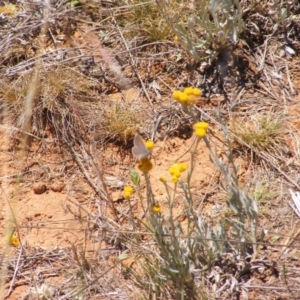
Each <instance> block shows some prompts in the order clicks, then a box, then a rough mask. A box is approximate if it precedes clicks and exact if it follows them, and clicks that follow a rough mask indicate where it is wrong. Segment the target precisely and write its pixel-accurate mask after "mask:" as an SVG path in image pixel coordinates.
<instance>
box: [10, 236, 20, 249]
mask: <svg viewBox="0 0 300 300" xmlns="http://www.w3.org/2000/svg"><path fill="white" fill-rule="evenodd" d="M9 243H10V244H11V245H12V246H15V247H17V246H19V245H20V240H19V238H18V237H17V236H16V235H15V234H13V235H12V236H11V238H10V241H9Z"/></svg>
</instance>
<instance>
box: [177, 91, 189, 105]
mask: <svg viewBox="0 0 300 300" xmlns="http://www.w3.org/2000/svg"><path fill="white" fill-rule="evenodd" d="M187 98H188V95H187V94H185V93H180V95H179V101H180V102H182V103H185V102H186V100H187Z"/></svg>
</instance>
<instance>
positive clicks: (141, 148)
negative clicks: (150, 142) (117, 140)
mask: <svg viewBox="0 0 300 300" xmlns="http://www.w3.org/2000/svg"><path fill="white" fill-rule="evenodd" d="M133 145H134V146H133V147H132V150H131V152H132V155H133V156H134V157H135V158H137V159H142V158H144V157H148V156H149V155H150V151H149V150H148V148H147V147H146V144H145V141H144V140H143V138H142V137H141V136H140V135H139V134H136V135H135V136H134V139H133Z"/></svg>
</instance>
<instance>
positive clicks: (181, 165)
mask: <svg viewBox="0 0 300 300" xmlns="http://www.w3.org/2000/svg"><path fill="white" fill-rule="evenodd" d="M186 169H187V164H186V163H180V164H179V171H180V172H183V171H185V170H186Z"/></svg>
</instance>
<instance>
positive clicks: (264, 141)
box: [232, 113, 283, 151]
mask: <svg viewBox="0 0 300 300" xmlns="http://www.w3.org/2000/svg"><path fill="white" fill-rule="evenodd" d="M232 132H233V133H234V135H235V136H234V137H233V139H234V141H235V142H236V143H237V144H238V145H240V146H242V147H244V146H245V144H247V145H249V146H250V147H251V148H254V149H257V150H260V151H272V150H273V151H274V149H276V148H277V146H278V145H279V144H280V141H281V139H282V134H283V118H282V116H277V117H274V113H268V114H266V115H259V114H257V115H253V116H251V117H247V119H245V118H243V119H235V120H233V122H232Z"/></svg>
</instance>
